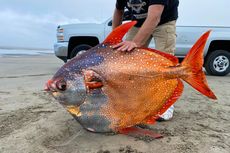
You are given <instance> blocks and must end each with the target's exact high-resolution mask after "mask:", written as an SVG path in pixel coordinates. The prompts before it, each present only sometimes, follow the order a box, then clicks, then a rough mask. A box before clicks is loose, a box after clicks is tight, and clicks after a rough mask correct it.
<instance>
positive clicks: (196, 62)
mask: <svg viewBox="0 0 230 153" xmlns="http://www.w3.org/2000/svg"><path fill="white" fill-rule="evenodd" d="M210 32H211V30H209V31H207V32H206V33H204V34H203V35H202V36H201V37H200V38H199V39H198V41H197V42H196V43H195V44H194V46H193V47H192V48H191V50H190V51H189V53H188V54H187V55H186V57H185V59H184V60H183V62H182V63H181V66H182V67H184V68H186V69H187V71H188V75H186V76H185V77H182V79H183V80H184V81H186V82H187V83H188V84H190V85H191V86H192V87H193V88H195V89H196V90H198V91H199V92H200V93H202V94H203V95H205V96H207V97H209V98H211V99H217V98H216V96H215V94H214V93H213V92H212V91H211V89H210V88H209V86H208V83H207V80H206V76H205V74H204V72H203V71H202V67H203V64H204V59H203V51H204V47H205V44H206V42H207V39H208V37H209V34H210Z"/></svg>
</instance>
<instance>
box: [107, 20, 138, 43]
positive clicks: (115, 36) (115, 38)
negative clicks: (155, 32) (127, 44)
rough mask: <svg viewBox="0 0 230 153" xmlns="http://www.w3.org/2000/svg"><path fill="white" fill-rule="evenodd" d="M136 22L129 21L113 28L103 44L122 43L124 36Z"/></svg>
mask: <svg viewBox="0 0 230 153" xmlns="http://www.w3.org/2000/svg"><path fill="white" fill-rule="evenodd" d="M136 23H137V22H136V21H131V22H127V23H124V24H122V25H120V26H119V27H117V28H115V29H114V30H113V31H112V32H111V33H110V34H109V35H108V36H107V38H106V39H105V40H104V42H103V44H111V45H115V44H117V43H120V42H121V41H122V38H123V37H124V35H125V34H126V33H127V32H128V31H129V29H130V28H132V27H133V26H134V25H135V24H136Z"/></svg>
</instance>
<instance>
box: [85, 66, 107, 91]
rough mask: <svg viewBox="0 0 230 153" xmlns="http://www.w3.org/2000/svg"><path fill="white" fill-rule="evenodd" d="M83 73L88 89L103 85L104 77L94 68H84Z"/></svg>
mask: <svg viewBox="0 0 230 153" xmlns="http://www.w3.org/2000/svg"><path fill="white" fill-rule="evenodd" d="M83 75H84V79H85V85H86V87H87V88H88V89H97V88H101V87H102V86H103V83H102V78H101V77H100V75H99V74H97V73H96V72H94V71H93V70H84V71H83Z"/></svg>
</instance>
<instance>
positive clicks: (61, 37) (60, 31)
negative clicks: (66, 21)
mask: <svg viewBox="0 0 230 153" xmlns="http://www.w3.org/2000/svg"><path fill="white" fill-rule="evenodd" d="M63 33H64V29H63V28H62V27H60V26H58V27H57V41H58V42H60V41H64V34H63Z"/></svg>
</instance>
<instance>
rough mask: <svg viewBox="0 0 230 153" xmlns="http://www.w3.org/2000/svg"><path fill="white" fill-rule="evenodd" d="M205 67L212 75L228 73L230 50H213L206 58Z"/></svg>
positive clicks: (229, 69) (229, 68) (229, 70)
mask: <svg viewBox="0 0 230 153" xmlns="http://www.w3.org/2000/svg"><path fill="white" fill-rule="evenodd" d="M205 69H206V71H207V73H208V74H210V75H216V76H225V75H227V74H228V73H229V72H230V52H228V51H225V50H215V51H213V52H211V53H210V54H209V55H208V57H207V58H206V61H205Z"/></svg>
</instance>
